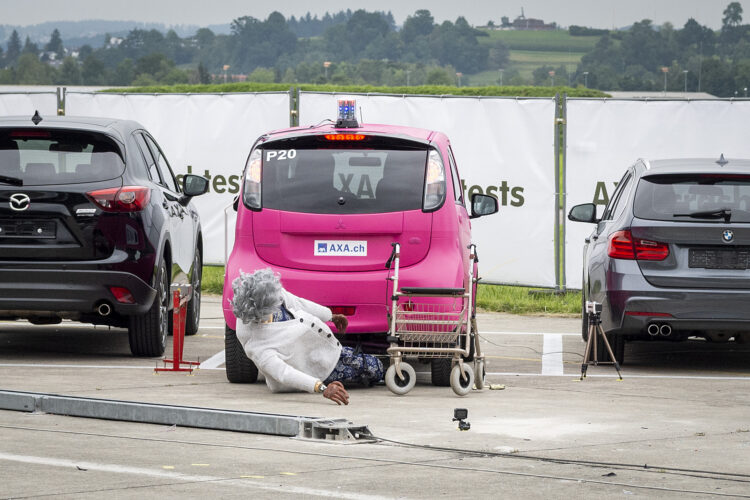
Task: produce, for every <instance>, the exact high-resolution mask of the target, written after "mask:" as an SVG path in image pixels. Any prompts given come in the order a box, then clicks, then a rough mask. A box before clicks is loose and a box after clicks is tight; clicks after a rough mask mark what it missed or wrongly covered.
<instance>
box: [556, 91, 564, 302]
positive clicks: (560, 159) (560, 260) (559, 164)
mask: <svg viewBox="0 0 750 500" xmlns="http://www.w3.org/2000/svg"><path fill="white" fill-rule="evenodd" d="M566 99H567V94H563V96H562V97H560V94H555V163H554V164H555V167H556V168H555V291H556V292H564V291H565V204H566V199H565V194H566V193H565V157H566V154H565V151H566V149H567V120H566V118H567V116H566V114H567V112H566V107H565V103H566Z"/></svg>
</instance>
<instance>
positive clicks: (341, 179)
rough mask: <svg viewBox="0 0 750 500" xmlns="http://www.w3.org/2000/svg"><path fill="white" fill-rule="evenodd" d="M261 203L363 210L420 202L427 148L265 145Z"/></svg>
mask: <svg viewBox="0 0 750 500" xmlns="http://www.w3.org/2000/svg"><path fill="white" fill-rule="evenodd" d="M262 161H263V163H262V165H263V166H262V199H263V207H264V208H271V209H276V210H283V211H289V212H302V213H321V214H367V213H382V212H398V211H405V210H419V209H421V208H422V191H423V186H424V175H425V165H426V163H427V150H414V149H411V150H396V149H343V148H336V149H270V148H265V149H263V160H262Z"/></svg>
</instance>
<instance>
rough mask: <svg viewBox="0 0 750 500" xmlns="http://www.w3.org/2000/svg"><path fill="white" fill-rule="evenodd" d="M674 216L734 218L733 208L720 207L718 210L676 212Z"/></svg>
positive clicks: (725, 219)
mask: <svg viewBox="0 0 750 500" xmlns="http://www.w3.org/2000/svg"><path fill="white" fill-rule="evenodd" d="M672 217H692V218H693V219H722V218H723V219H724V222H729V220H730V219H731V218H732V209H731V208H719V209H717V210H704V211H702V212H691V213H689V214H674V215H673V216H672Z"/></svg>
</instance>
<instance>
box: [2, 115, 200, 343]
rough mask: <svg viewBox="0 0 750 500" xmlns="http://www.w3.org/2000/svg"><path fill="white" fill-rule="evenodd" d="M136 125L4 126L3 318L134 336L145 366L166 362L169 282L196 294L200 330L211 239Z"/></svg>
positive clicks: (29, 120) (189, 180)
mask: <svg viewBox="0 0 750 500" xmlns="http://www.w3.org/2000/svg"><path fill="white" fill-rule="evenodd" d="M207 188H208V181H207V180H206V179H205V178H203V177H200V176H196V175H186V176H184V177H183V178H182V184H181V185H180V184H178V182H177V179H176V178H175V176H174V173H173V172H172V169H171V167H170V166H169V163H168V162H167V160H166V158H165V157H164V154H163V152H162V150H161V148H160V147H159V146H158V144H157V143H156V141H155V140H154V138H153V137H152V136H151V135H150V134H149V133H148V132H147V131H146V130H145V129H144V128H143V126H141V125H140V124H138V123H136V122H133V121H121V120H112V119H106V118H72V117H57V116H51V117H41V116H39V114H38V113H37V114H35V115H34V116H33V117H5V118H2V119H0V320H6V321H7V320H19V319H23V320H28V321H29V322H31V323H33V324H56V323H60V322H61V321H62V320H63V319H68V320H73V321H80V322H87V323H94V324H103V325H110V326H115V327H123V328H127V329H128V333H129V339H130V348H131V351H132V353H133V354H134V355H136V356H160V355H161V354H162V353H163V352H164V349H165V346H166V337H167V335H168V334H169V325H170V316H169V313H168V311H169V309H170V308H171V300H170V297H169V289H170V284H172V283H177V284H192V285H193V286H192V296H191V298H190V303H189V304H188V306H187V307H188V311H187V322H186V333H187V334H194V333H196V332H197V331H198V321H199V312H200V281H201V272H202V251H203V241H202V235H201V226H200V220H199V217H198V212H197V211H196V209H195V207H194V205H193V204H192V203H191V198H192V197H193V196H196V195H200V194H203V193H205V192H206V190H207Z"/></svg>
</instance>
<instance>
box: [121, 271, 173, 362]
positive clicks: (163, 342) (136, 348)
mask: <svg viewBox="0 0 750 500" xmlns="http://www.w3.org/2000/svg"><path fill="white" fill-rule="evenodd" d="M156 273H157V274H156V276H157V277H156V283H155V285H156V297H155V298H154V302H153V304H151V308H150V309H149V310H148V312H146V314H142V315H140V316H131V317H130V325H129V327H128V340H129V341H130V351H131V352H132V353H133V356H139V357H155V356H161V355H162V354H164V350H165V349H166V347H167V333H168V330H169V324H170V323H169V275H168V274H167V266H166V264H165V263H164V259H162V260H161V262H160V263H159V267H158V269H157V271H156Z"/></svg>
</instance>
